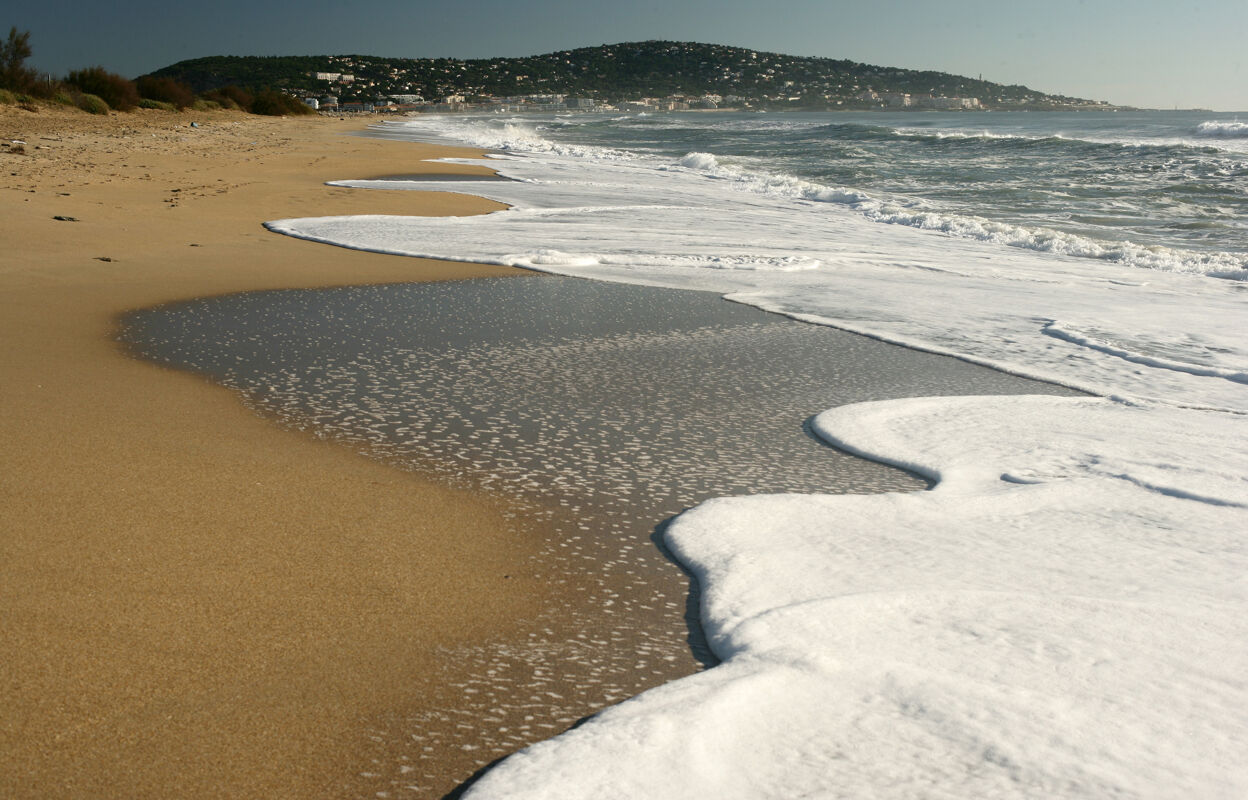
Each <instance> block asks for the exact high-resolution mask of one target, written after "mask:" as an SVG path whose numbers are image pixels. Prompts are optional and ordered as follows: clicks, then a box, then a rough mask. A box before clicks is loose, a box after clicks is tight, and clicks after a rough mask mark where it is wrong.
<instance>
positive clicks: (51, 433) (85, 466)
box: [0, 107, 555, 797]
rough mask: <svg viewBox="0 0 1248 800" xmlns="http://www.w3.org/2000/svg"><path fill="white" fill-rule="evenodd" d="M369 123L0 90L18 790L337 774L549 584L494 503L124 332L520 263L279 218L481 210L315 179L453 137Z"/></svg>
mask: <svg viewBox="0 0 1248 800" xmlns="http://www.w3.org/2000/svg"><path fill="white" fill-rule="evenodd" d="M193 122H194V123H196V124H197V126H196V127H192V125H191V123H193ZM359 127H361V126H360V125H359V124H358V123H356V122H351V121H347V122H341V121H339V120H336V119H329V118H321V117H312V118H306V119H272V118H264V117H251V116H247V115H243V114H239V113H230V112H214V113H208V114H202V115H192V114H190V113H187V114H166V113H163V112H142V111H140V112H136V113H134V114H114V115H110V116H108V117H91V116H88V115H85V114H81V113H78V112H74V111H59V110H51V109H41V110H40V111H39V112H37V113H30V112H27V111H23V110H20V109H17V108H15V107H4V108H3V109H0V137H4V138H5V139H6V140H10V139H11V140H19V141H24V142H25V150H26V152H25V154H22V155H19V154H14V153H10V152H9V148H5V152H3V153H2V154H0V165H2V166H3V172H2V173H0V174H2V175H3V178H2V179H0V195H2V196H3V198H4V200H3V213H2V214H0V228H2V229H3V233H2V234H0V240H2V241H3V242H4V246H3V251H2V253H0V303H2V304H3V311H2V312H0V328H2V330H3V340H4V342H5V347H4V356H3V381H2V382H0V396H2V397H3V400H2V401H0V402H2V412H0V426H2V428H3V432H2V433H0V440H2V441H3V442H4V447H3V458H4V465H3V468H2V469H0V498H2V499H0V507H2V509H3V519H4V525H3V531H4V532H3V535H2V538H0V597H2V598H3V599H2V600H0V608H2V610H0V615H2V616H3V618H4V620H5V623H4V625H3V632H2V633H0V637H2V641H3V644H2V645H0V653H2V655H0V674H2V675H3V683H4V689H3V699H2V700H0V705H2V706H3V707H4V709H5V711H4V714H3V715H0V776H2V777H0V793H2V794H4V795H5V796H10V797H46V796H61V797H72V796H129V797H158V796H160V797H165V796H185V797H195V796H199V797H204V796H259V795H269V796H284V797H314V796H344V795H348V794H350V793H351V790H350V785H351V782H352V781H353V780H356V779H358V773H360V772H363V771H366V770H367V766H368V763H369V756H368V755H366V753H368V752H369V747H370V746H373V745H374V744H375V743H374V742H373V741H372V740H371V739H369V738H368V737H369V733H370V732H371V730H372V729H373V728H374V727H375V726H376V725H377V721H378V719H379V718H380V717H381V716H383V715H385V714H390V713H393V712H394V711H395V709H408V710H410V709H419V708H421V707H422V704H423V703H426V702H429V701H430V698H431V697H432V696H433V695H434V694H436V692H430V691H429V690H428V687H427V686H426V684H427V681H425V680H424V677H425V676H427V675H428V674H429V672H430V671H431V670H432V669H433V667H434V661H435V659H436V650H437V648H438V647H443V646H447V645H453V644H455V643H458V642H463V641H465V640H478V639H481V638H483V637H488V636H491V635H498V634H500V633H503V632H506V631H507V630H508V628H509V626H511V625H513V623H514V620H516V619H518V618H522V617H523V616H525V614H526V613H530V612H533V611H535V610H536V609H537V608H538V607H540V606H541V604H543V603H545V602H550V601H551V599H552V598H551V595H552V593H555V590H554V589H551V588H550V587H547V586H545V585H544V584H541V583H538V582H534V581H532V580H528V579H527V576H526V570H528V569H529V568H528V567H527V566H526V564H527V561H526V559H527V556H528V555H529V554H530V552H531V550H532V547H533V546H532V543H531V542H530V541H529V540H528V539H526V537H525V534H524V531H522V530H517V527H516V525H515V523H514V522H513V521H510V520H508V519H506V518H505V512H506V511H507V508H506V502H505V501H504V500H502V499H500V498H498V497H486V496H483V495H481V494H473V493H465V492H462V491H453V490H450V489H447V488H445V487H444V486H441V485H436V484H433V483H431V482H428V481H422V480H419V479H416V478H415V477H413V476H411V475H408V474H404V473H400V472H396V471H394V470H391V469H389V468H387V467H385V466H382V465H381V464H378V463H374V462H371V461H368V460H366V459H363V458H360V457H359V456H357V455H355V454H353V453H351V452H349V451H347V450H344V449H340V448H336V447H333V446H330V445H327V444H325V443H323V442H318V441H316V440H314V439H313V438H312V437H308V436H296V435H292V434H290V433H288V432H284V431H281V430H278V429H277V428H276V427H274V426H272V425H271V424H270V423H269V422H267V421H265V420H262V419H260V418H258V417H257V416H256V415H255V414H253V413H252V412H251V411H249V410H247V409H246V408H244V407H243V406H242V405H240V404H239V403H238V401H237V400H236V398H235V397H234V396H233V395H231V394H230V393H229V392H227V391H226V390H224V389H219V388H214V387H212V386H210V385H209V384H207V383H206V382H205V381H204V380H202V379H200V378H197V377H194V376H190V375H187V374H181V373H177V372H174V371H172V370H167V369H161V368H158V367H154V366H152V365H149V364H146V363H141V362H139V361H137V360H135V359H133V358H131V357H129V356H127V355H126V354H125V353H124V352H123V350H122V348H121V347H120V346H119V345H118V344H117V343H116V342H115V341H114V336H115V327H116V317H117V315H118V314H119V313H121V312H123V311H125V310H128V309H132V308H138V307H143V306H148V305H151V304H155V303H160V302H166V301H171V300H177V299H185V298H190V297H197V296H204V295H213V294H219V293H223V292H233V291H240V290H247V289H260V288H276V287H285V286H299V287H310V286H326V285H338V284H344V283H352V284H355V283H378V282H391V281H413V280H441V279H446V278H451V277H461V276H466V275H504V274H519V272H518V271H516V270H509V269H504V268H496V267H478V266H474V265H467V264H462V263H455V264H450V263H437V262H428V261H417V260H413V259H404V258H397V257H386V256H377V255H372V254H364V253H353V252H349V251H346V250H341V249H337V248H327V247H323V246H319V245H313V244H308V243H304V242H299V241H296V240H293V239H289V238H286V237H280V236H274V235H273V234H271V233H268V232H266V231H265V230H264V229H263V228H262V227H261V225H260V223H261V222H262V221H263V220H264V219H267V218H272V217H274V216H281V215H286V214H290V213H322V212H323V211H325V209H327V208H337V209H342V210H343V211H344V212H347V213H356V212H361V211H379V212H386V213H410V212H415V213H434V214H437V213H448V214H466V213H477V212H481V211H488V210H490V209H492V208H497V207H498V206H497V204H493V203H489V202H486V201H482V200H476V199H472V198H466V197H450V196H438V197H437V199H436V202H434V203H429V202H424V201H422V200H421V199H420V198H418V197H415V196H405V197H398V196H387V195H382V194H379V193H364V192H356V191H351V190H340V189H332V188H329V187H325V186H324V185H323V182H324V181H325V180H327V179H331V178H336V177H342V176H352V175H360V174H369V175H383V174H387V173H390V172H394V171H402V172H412V171H420V170H423V169H429V168H431V167H430V166H429V165H424V164H422V163H421V159H422V158H424V157H426V156H428V155H430V154H432V153H434V152H437V153H439V154H466V153H468V152H469V151H459V152H458V153H457V152H456V151H453V150H445V149H435V148H428V149H422V148H413V147H412V146H411V145H409V144H405V143H400V144H396V143H389V142H381V141H376V140H369V139H364V138H358V137H348V136H344V135H343V134H345V133H347V132H348V131H351V130H355V129H358V128H359ZM432 168H433V169H435V170H438V171H451V172H454V171H472V169H471V168H464V167H456V166H453V165H437V166H434V167H432ZM478 171H479V170H478ZM56 217H67V218H72V220H59V219H56ZM504 576H509V577H508V578H506V579H504ZM504 610H505V612H506V613H503V612H504ZM465 758H467V756H465ZM472 764H473V762H472V761H471V760H468V761H467V765H468V766H469V770H468V771H469V772H470V771H471V768H475V767H472ZM464 766H465V765H462V764H461V765H456V764H448V765H447V774H446V775H445V776H443V779H444V782H445V783H446V785H447V787H448V788H449V787H450V786H453V785H454V783H455V782H457V781H458V780H460V779H462V776H461V775H460V774H459V772H458V771H457V770H462V769H463V768H464Z"/></svg>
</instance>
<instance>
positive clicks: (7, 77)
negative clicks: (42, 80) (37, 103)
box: [0, 27, 36, 93]
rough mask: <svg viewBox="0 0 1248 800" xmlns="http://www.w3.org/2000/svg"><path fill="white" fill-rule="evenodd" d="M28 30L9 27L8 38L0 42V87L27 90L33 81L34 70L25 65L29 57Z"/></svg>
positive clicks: (18, 90)
mask: <svg viewBox="0 0 1248 800" xmlns="http://www.w3.org/2000/svg"><path fill="white" fill-rule="evenodd" d="M31 52H32V51H31V49H30V31H22V32H21V33H18V32H17V28H16V27H12V28H10V29H9V38H8V39H6V40H5V41H4V42H0V89H8V90H9V91H12V92H23V93H24V92H27V91H29V90H30V88H31V86H33V85H34V83H35V77H36V76H35V71H34V70H33V69H30V68H29V67H27V66H26V59H28V58H30V55H31Z"/></svg>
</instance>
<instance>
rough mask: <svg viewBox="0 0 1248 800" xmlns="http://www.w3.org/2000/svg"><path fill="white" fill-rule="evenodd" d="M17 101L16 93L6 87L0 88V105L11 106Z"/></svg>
mask: <svg viewBox="0 0 1248 800" xmlns="http://www.w3.org/2000/svg"><path fill="white" fill-rule="evenodd" d="M16 102H17V95H15V94H13V93H12V92H10V91H9V90H8V89H0V106H11V105H13V104H15V103H16Z"/></svg>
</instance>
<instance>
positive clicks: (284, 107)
mask: <svg viewBox="0 0 1248 800" xmlns="http://www.w3.org/2000/svg"><path fill="white" fill-rule="evenodd" d="M251 113H253V114H264V115H266V116H270V117H280V116H283V115H284V114H292V115H294V114H311V113H313V111H312V108H311V107H310V106H308V105H307V104H306V103H304V102H303V101H302V100H300V99H299V98H297V97H291V96H290V95H288V94H282V93H281V92H279V91H277V90H275V89H263V90H261V91H260V92H259V93H257V94H256V99H255V100H253V101H252V103H251Z"/></svg>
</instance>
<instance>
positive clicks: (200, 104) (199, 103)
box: [191, 97, 221, 111]
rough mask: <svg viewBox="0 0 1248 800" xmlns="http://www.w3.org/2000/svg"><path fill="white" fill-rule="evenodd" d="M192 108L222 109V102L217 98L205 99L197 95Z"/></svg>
mask: <svg viewBox="0 0 1248 800" xmlns="http://www.w3.org/2000/svg"><path fill="white" fill-rule="evenodd" d="M191 108H192V109H194V110H196V111H220V110H221V104H220V103H218V102H217V101H216V100H205V99H204V98H202V97H197V98H195V102H194V104H192V105H191Z"/></svg>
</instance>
